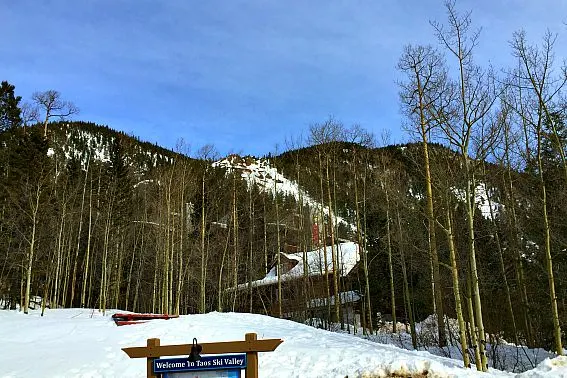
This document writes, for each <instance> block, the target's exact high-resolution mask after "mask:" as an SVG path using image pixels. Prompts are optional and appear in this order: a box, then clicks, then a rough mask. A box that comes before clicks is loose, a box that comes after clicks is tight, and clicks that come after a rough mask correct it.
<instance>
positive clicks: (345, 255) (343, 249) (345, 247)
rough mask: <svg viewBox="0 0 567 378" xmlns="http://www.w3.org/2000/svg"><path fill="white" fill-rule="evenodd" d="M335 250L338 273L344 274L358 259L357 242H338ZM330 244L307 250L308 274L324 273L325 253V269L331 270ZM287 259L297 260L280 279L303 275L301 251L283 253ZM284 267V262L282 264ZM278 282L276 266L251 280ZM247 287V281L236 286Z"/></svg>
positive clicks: (257, 284)
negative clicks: (258, 277)
mask: <svg viewBox="0 0 567 378" xmlns="http://www.w3.org/2000/svg"><path fill="white" fill-rule="evenodd" d="M335 247H336V251H337V252H338V260H339V275H340V276H341V277H344V276H346V275H347V274H349V272H350V271H351V270H352V269H353V268H354V267H355V266H356V264H357V263H358V260H359V253H358V244H357V243H354V242H346V243H340V244H337V245H336V246H335ZM332 253H333V252H332V248H331V246H327V247H321V248H319V249H316V250H314V251H308V252H307V253H306V255H307V271H308V275H309V276H311V277H313V276H320V275H323V274H325V254H326V255H327V269H328V271H329V272H332V271H333V255H332ZM281 255H282V256H285V257H286V258H287V259H289V260H294V261H297V262H296V263H295V264H294V266H293V267H292V268H291V269H290V270H288V271H287V272H284V273H283V274H282V275H281V281H282V282H284V281H289V280H294V279H297V278H300V277H303V252H297V253H283V252H281ZM282 267H284V264H282ZM277 282H278V274H277V266H274V267H272V269H271V270H270V271H269V272H268V274H266V276H265V277H264V278H262V279H261V280H256V281H252V282H251V284H252V286H253V287H257V286H266V285H272V284H274V283H277ZM247 287H248V283H243V284H240V285H238V286H237V289H245V288H247Z"/></svg>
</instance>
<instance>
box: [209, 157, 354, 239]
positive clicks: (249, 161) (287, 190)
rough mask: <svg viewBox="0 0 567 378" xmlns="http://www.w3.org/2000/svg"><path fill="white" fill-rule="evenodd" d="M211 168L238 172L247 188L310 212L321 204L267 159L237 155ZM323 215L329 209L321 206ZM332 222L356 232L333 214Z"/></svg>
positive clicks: (326, 213) (351, 226)
mask: <svg viewBox="0 0 567 378" xmlns="http://www.w3.org/2000/svg"><path fill="white" fill-rule="evenodd" d="M213 167H219V168H224V169H226V170H227V171H228V172H232V171H240V172H241V173H240V177H242V179H244V180H245V181H246V182H247V183H248V185H249V186H251V185H256V186H257V187H258V188H259V189H260V190H261V191H263V192H267V193H271V194H272V195H275V193H279V194H282V195H284V196H290V197H293V198H295V200H296V201H297V202H300V203H301V204H302V205H307V206H309V207H310V208H311V209H312V211H315V210H316V209H320V208H321V203H319V202H318V201H316V200H315V199H313V198H312V197H311V196H310V195H309V194H308V193H306V192H305V190H303V189H301V188H300V186H299V184H298V183H297V182H296V181H291V180H288V179H287V178H286V177H285V176H284V175H282V174H281V173H279V172H278V170H277V169H276V168H275V167H272V166H271V165H270V162H269V161H268V160H267V159H255V158H251V157H247V158H242V157H240V156H237V155H230V156H228V157H226V158H224V159H222V160H219V161H216V162H214V163H213ZM323 213H324V214H325V215H326V216H328V215H329V207H328V206H323ZM333 222H334V223H335V224H336V223H340V224H343V225H345V226H346V227H347V228H348V229H349V230H351V231H356V226H355V225H353V224H351V223H349V222H348V221H347V220H345V219H344V218H342V217H340V216H337V215H336V214H333Z"/></svg>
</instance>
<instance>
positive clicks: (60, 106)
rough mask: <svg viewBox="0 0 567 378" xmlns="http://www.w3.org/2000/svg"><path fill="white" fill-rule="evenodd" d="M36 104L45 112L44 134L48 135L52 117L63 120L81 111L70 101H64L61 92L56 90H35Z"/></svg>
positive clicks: (33, 96)
mask: <svg viewBox="0 0 567 378" xmlns="http://www.w3.org/2000/svg"><path fill="white" fill-rule="evenodd" d="M32 99H33V102H34V103H35V105H36V106H37V107H38V108H39V109H40V110H41V111H42V112H43V113H44V115H43V136H44V137H46V136H47V124H48V123H49V120H50V119H52V118H59V119H61V120H63V119H65V118H66V117H69V116H71V115H73V114H77V113H78V112H79V108H77V107H76V106H75V105H74V104H73V103H72V102H70V101H63V100H62V99H61V94H60V93H59V92H57V91H54V90H48V91H45V92H35V93H34V94H33V95H32Z"/></svg>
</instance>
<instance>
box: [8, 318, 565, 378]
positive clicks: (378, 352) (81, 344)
mask: <svg viewBox="0 0 567 378" xmlns="http://www.w3.org/2000/svg"><path fill="white" fill-rule="evenodd" d="M112 313H113V311H108V312H107V315H106V316H102V314H100V313H99V312H98V311H92V310H85V309H64V310H46V314H45V316H44V317H41V316H40V314H39V312H36V311H32V313H30V314H29V315H24V314H22V313H19V312H16V311H0V335H1V336H2V350H1V353H0V366H1V370H0V376H1V377H14V378H15V377H18V378H24V377H85V378H87V377H92V378H94V377H137V378H139V377H144V376H145V374H146V373H145V371H146V370H145V369H146V361H145V359H129V358H128V357H127V356H126V354H125V353H124V352H122V350H121V348H123V347H131V346H145V345H146V339H147V338H153V337H157V338H160V339H161V345H166V344H184V343H190V342H191V340H192V339H193V338H194V337H196V338H197V340H198V341H200V342H216V341H230V340H243V339H244V334H245V333H249V332H255V333H257V334H258V338H259V339H265V338H281V339H283V340H284V342H283V344H282V345H280V347H279V348H278V349H276V351H274V352H270V353H260V357H259V373H260V377H263V378H267V377H269V378H272V377H282V378H285V377H302V378H310V377H341V378H344V377H345V376H348V377H349V378H353V377H386V376H389V375H392V374H399V375H404V374H405V375H406V376H411V375H415V374H419V373H425V372H427V373H428V375H427V376H428V377H489V376H496V377H515V376H516V375H514V374H511V373H506V372H501V371H497V370H491V371H490V373H489V374H485V373H478V372H476V371H475V370H465V369H462V368H461V367H460V365H461V362H460V361H457V360H452V359H448V358H444V357H437V356H433V355H431V354H429V353H427V352H416V351H407V350H403V349H399V348H397V347H394V346H390V345H382V344H377V343H374V342H371V341H368V340H363V339H360V338H356V337H352V336H350V335H345V334H338V333H332V332H328V331H324V330H320V329H315V328H312V327H309V326H306V325H302V324H299V323H295V322H292V321H287V320H281V319H276V318H271V317H267V316H262V315H255V314H239V313H209V314H205V315H185V316H181V317H180V318H178V319H170V320H153V321H151V322H148V323H144V324H137V325H130V326H123V327H117V326H115V325H114V322H113V321H112V320H111V318H110V315H112ZM543 376H548V377H561V376H564V377H567V359H565V358H563V359H558V358H556V359H554V360H546V361H544V363H542V364H541V366H540V368H538V369H535V370H531V371H528V372H526V373H525V374H524V375H518V377H530V378H531V377H543Z"/></svg>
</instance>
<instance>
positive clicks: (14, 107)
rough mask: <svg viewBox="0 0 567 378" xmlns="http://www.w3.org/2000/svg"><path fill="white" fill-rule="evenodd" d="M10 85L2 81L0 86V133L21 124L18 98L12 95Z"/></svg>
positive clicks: (11, 86)
mask: <svg viewBox="0 0 567 378" xmlns="http://www.w3.org/2000/svg"><path fill="white" fill-rule="evenodd" d="M14 88H15V86H13V85H12V84H10V83H8V82H7V81H3V82H2V84H1V85H0V132H2V131H5V130H8V129H11V128H12V127H16V126H19V125H20V124H21V123H22V119H21V117H20V113H21V110H20V108H19V107H18V104H19V102H20V100H21V99H22V98H21V97H20V96H15V95H14Z"/></svg>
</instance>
